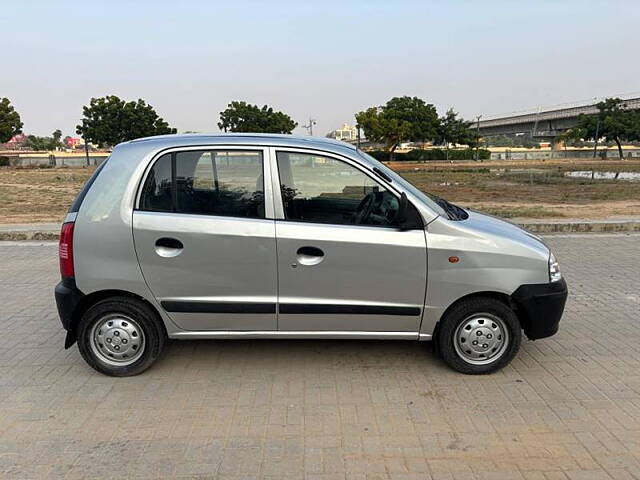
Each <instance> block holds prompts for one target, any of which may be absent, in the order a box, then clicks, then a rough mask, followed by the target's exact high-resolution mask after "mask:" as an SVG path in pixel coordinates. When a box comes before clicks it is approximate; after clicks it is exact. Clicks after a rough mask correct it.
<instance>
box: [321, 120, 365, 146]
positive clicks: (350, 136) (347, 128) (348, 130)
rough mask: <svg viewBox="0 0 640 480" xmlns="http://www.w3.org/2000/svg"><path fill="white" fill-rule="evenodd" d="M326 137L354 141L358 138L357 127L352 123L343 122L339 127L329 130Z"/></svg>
mask: <svg viewBox="0 0 640 480" xmlns="http://www.w3.org/2000/svg"><path fill="white" fill-rule="evenodd" d="M327 137H329V138H334V139H336V140H341V141H343V142H355V141H356V140H357V139H358V129H357V128H356V127H354V126H353V125H349V124H348V123H345V124H343V125H342V127H341V128H338V129H337V130H334V131H332V132H329V133H328V134H327Z"/></svg>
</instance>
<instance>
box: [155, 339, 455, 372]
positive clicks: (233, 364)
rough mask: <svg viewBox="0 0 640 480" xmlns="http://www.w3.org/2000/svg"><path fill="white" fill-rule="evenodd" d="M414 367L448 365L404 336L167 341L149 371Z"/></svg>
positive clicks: (424, 345)
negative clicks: (387, 337)
mask: <svg viewBox="0 0 640 480" xmlns="http://www.w3.org/2000/svg"><path fill="white" fill-rule="evenodd" d="M341 368H344V369H346V370H352V369H354V368H359V369H365V370H366V369H372V368H375V369H384V370H387V369H391V370H395V371H398V372H402V371H405V372H406V371H408V370H412V369H418V370H422V369H432V370H434V371H435V370H448V369H447V367H446V366H445V365H444V364H443V362H442V361H441V359H440V358H439V356H438V355H437V354H436V352H435V351H434V347H433V342H418V341H404V340H297V339H291V340H254V339H252V340H190V341H183V340H169V341H168V342H167V345H166V348H165V351H164V352H163V353H162V355H161V357H160V358H159V359H158V361H157V362H156V363H155V364H154V365H153V366H152V367H151V369H150V370H149V372H155V374H160V375H162V374H166V373H169V372H173V371H174V370H176V369H181V370H185V371H189V370H190V369H195V370H209V371H212V372H219V373H222V374H225V373H227V372H230V371H233V372H236V373H238V372H242V374H249V375H257V374H259V373H260V372H264V373H273V372H275V371H288V370H291V371H296V370H309V369H333V370H340V369H341Z"/></svg>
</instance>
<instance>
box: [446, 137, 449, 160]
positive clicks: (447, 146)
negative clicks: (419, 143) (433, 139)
mask: <svg viewBox="0 0 640 480" xmlns="http://www.w3.org/2000/svg"><path fill="white" fill-rule="evenodd" d="M445 148H446V150H447V162H448V161H449V142H446V143H445Z"/></svg>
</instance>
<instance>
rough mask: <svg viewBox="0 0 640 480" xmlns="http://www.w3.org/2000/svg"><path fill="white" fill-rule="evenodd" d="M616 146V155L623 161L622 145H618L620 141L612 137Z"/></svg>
mask: <svg viewBox="0 0 640 480" xmlns="http://www.w3.org/2000/svg"><path fill="white" fill-rule="evenodd" d="M613 139H614V140H615V141H616V144H618V155H620V160H624V154H623V153H622V145H621V144H620V139H619V138H618V137H613Z"/></svg>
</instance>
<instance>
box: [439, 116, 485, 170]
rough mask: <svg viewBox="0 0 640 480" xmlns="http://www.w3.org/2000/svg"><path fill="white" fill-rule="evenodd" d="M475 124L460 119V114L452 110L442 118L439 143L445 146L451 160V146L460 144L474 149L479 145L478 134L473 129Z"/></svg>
mask: <svg viewBox="0 0 640 480" xmlns="http://www.w3.org/2000/svg"><path fill="white" fill-rule="evenodd" d="M472 124H473V122H469V121H467V120H464V119H462V118H458V114H457V113H456V112H455V111H454V110H453V108H450V109H449V110H447V113H446V114H445V115H444V116H443V117H441V118H440V122H439V125H438V138H437V140H438V143H441V144H444V146H445V148H446V152H447V160H449V145H450V144H452V143H454V144H460V145H468V146H469V147H470V148H474V147H475V146H476V145H477V144H478V138H477V135H476V132H474V131H473V130H472V129H471V125H472Z"/></svg>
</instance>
